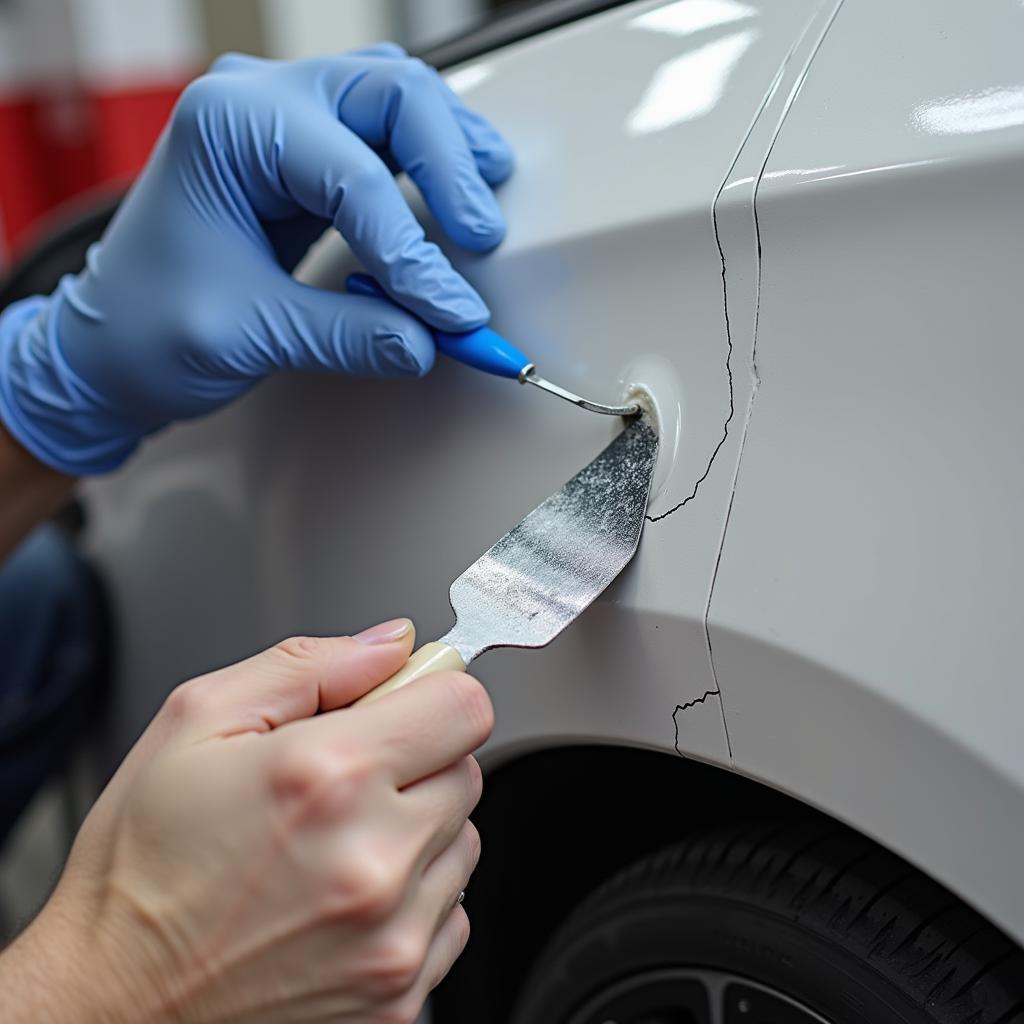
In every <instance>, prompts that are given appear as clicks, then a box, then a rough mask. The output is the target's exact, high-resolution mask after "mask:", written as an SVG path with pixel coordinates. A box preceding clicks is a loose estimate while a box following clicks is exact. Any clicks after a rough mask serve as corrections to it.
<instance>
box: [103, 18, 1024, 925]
mask: <svg viewBox="0 0 1024 1024" xmlns="http://www.w3.org/2000/svg"><path fill="white" fill-rule="evenodd" d="M1022 26H1024V7H1021V5H1020V4H1019V3H1011V2H1010V0H997V2H994V3H993V4H991V5H988V7H987V8H986V15H985V16H984V17H982V16H979V15H978V12H977V11H976V9H975V8H973V7H970V6H967V5H960V4H955V3H952V2H949V3H946V2H944V3H941V4H936V3H931V2H926V0H908V2H907V3H903V4H900V5H892V4H887V3H881V2H874V3H856V4H854V3H846V4H844V5H843V6H841V7H840V6H839V4H838V2H834V0H825V2H820V3H819V2H817V0H806V2H801V3H795V2H794V3H787V4H776V3H771V2H769V0H744V2H739V0H676V2H669V3H665V2H643V3H637V4H631V5H627V6H624V7H622V8H618V9H616V10H614V11H611V12H609V13H607V14H604V15H600V16H598V17H595V18H592V19H589V20H587V21H586V22H582V23H579V24H576V25H573V26H569V27H567V28H564V29H559V30H558V31H556V32H553V33H550V34H548V35H546V36H542V37H538V38H536V39H533V40H529V41H526V42H523V43H520V44H516V45H514V46H512V47H509V48H507V49H506V50H503V51H501V52H500V53H496V54H494V55H491V56H489V57H487V58H484V59H482V60H480V61H477V62H474V63H472V64H470V65H466V66H464V67H462V68H459V69H456V70H455V71H454V72H452V73H451V76H450V81H451V83H452V85H453V87H454V88H456V89H457V90H458V91H460V92H462V93H463V94H464V95H465V97H466V98H467V100H468V101H469V102H470V103H471V104H472V105H474V106H476V107H478V108H479V109H480V110H482V111H483V112H484V113H486V114H487V115H488V116H490V117H491V118H493V119H494V120H495V121H496V122H497V123H498V124H500V125H501V127H502V129H503V131H505V132H506V133H507V134H508V136H509V138H510V139H511V141H512V142H513V144H514V146H515V147H516V149H517V152H518V154H519V166H518V170H517V173H516V175H515V177H514V178H513V180H512V181H510V182H509V184H508V185H507V186H506V187H505V188H503V189H502V191H501V194H500V200H501V203H502V205H503V207H504V208H505V211H506V213H507V216H508V220H509V223H510V232H509V236H508V240H507V242H506V243H505V245H504V246H503V247H502V248H501V249H500V250H499V251H497V252H496V253H494V254H493V255H490V256H487V257H484V258H477V257H469V256H467V255H466V254H462V253H458V252H454V251H452V256H453V259H455V260H456V262H457V263H458V264H459V266H460V267H461V268H463V270H464V272H465V273H466V274H467V276H469V277H470V279H471V280H472V281H473V282H474V284H476V286H477V287H478V288H479V289H480V291H481V292H482V294H483V295H484V296H485V297H486V299H487V301H488V302H489V303H490V304H491V306H492V309H493V311H494V327H495V328H496V329H497V330H499V331H501V333H502V334H504V335H505V336H507V337H508V338H510V339H511V340H513V341H514V342H516V343H517V344H520V345H521V346H522V348H523V349H524V350H525V351H528V352H529V353H530V355H531V356H532V357H533V358H534V359H535V360H536V362H537V364H538V369H539V370H540V372H541V373H542V374H544V375H545V376H548V377H550V378H551V379H553V380H555V381H557V382H559V383H561V384H564V385H565V386H566V387H569V388H571V389H573V390H577V391H579V392H581V393H584V394H587V395H588V396H590V395H592V396H593V397H594V398H595V399H598V400H607V401H614V400H616V399H618V398H620V397H622V396H623V395H624V394H625V393H626V392H627V391H628V387H629V385H630V384H634V383H642V384H646V385H648V386H649V387H650V388H651V390H652V392H653V394H654V398H655V400H656V403H657V406H658V410H657V411H658V417H659V420H660V422H661V426H662V443H661V449H662V455H661V461H660V462H659V466H658V468H657V471H656V476H655V480H654V499H653V501H652V505H651V507H650V510H649V511H650V518H651V521H650V522H648V525H647V528H646V531H645V534H644V537H643V539H642V541H641V544H640V549H639V552H638V554H637V556H636V558H635V559H634V561H633V563H632V564H631V565H630V567H629V568H628V570H627V571H626V573H625V574H624V575H623V576H622V577H621V578H620V579H619V580H618V581H617V582H616V583H615V584H613V585H612V587H611V588H609V590H608V591H607V592H606V593H605V594H604V595H603V597H602V598H601V599H600V600H599V601H598V602H597V603H596V604H595V605H594V606H593V607H592V608H590V609H589V610H588V611H587V612H586V613H585V614H584V616H583V617H582V618H581V619H580V621H579V622H578V623H577V624H576V625H574V626H573V627H572V628H570V629H569V630H567V631H566V632H565V633H564V634H563V635H562V636H561V637H560V638H559V639H558V640H556V641H555V643H554V644H552V645H551V646H550V647H549V648H546V649H544V650H542V651H536V652H521V651H514V652H494V653H490V654H488V655H486V656H485V657H483V658H481V659H480V660H479V662H477V663H475V665H474V670H475V671H476V672H477V673H478V674H479V675H480V676H481V678H483V679H484V680H485V682H486V683H487V684H488V686H489V689H490V692H491V694H492V696H493V699H494V702H495V706H496V709H497V715H498V727H497V730H496V732H495V736H494V738H493V739H492V741H491V743H490V745H489V747H488V751H487V760H488V763H489V764H491V765H494V764H497V763H498V762H500V761H501V760H504V759H508V758H511V757H514V756H515V755H516V754H518V753H519V752H522V751H524V750H527V749H529V748H532V747H540V746H548V745H553V744H562V743H577V742H586V741H598V742H609V743H625V744H636V745H642V746H646V747H651V748H657V749H662V750H664V751H666V752H667V753H671V752H674V750H678V751H679V752H680V753H683V754H686V755H689V756H693V757H699V758H702V759H705V760H709V761H713V762H717V763H720V764H723V765H726V766H729V767H733V768H736V769H737V770H740V771H742V772H744V773H745V774H748V775H750V776H752V777H754V778H757V779H761V780H763V781H765V782H767V783H770V784H771V785H774V786H777V787H779V788H782V789H785V790H787V791H789V792H791V793H793V794H795V795H796V796H798V797H800V798H801V799H803V800H805V801H807V802H810V803H813V804H816V805H818V806H820V807H822V808H824V809H825V810H827V811H828V812H829V813H831V814H834V815H836V816H837V817H840V818H842V819H844V820H846V821H849V822H851V823H852V824H853V825H854V826H856V827H858V828H860V829H862V830H864V831H865V832H867V833H869V834H872V835H874V836H876V837H878V838H879V839H880V840H881V841H882V842H883V843H886V844H887V845H890V846H892V847H893V848H895V849H897V850H898V851H900V852H902V853H903V854H904V855H906V856H907V857H908V858H909V859H910V860H911V861H913V862H914V863H916V864H918V865H920V866H922V867H924V868H925V869H927V870H929V871H931V872H932V873H933V874H935V875H936V876H937V877H938V878H940V879H941V880H943V881H945V882H946V883H947V884H949V885H950V886H951V887H952V888H953V889H954V890H955V891H956V892H958V893H959V894H961V895H963V896H964V897H965V898H967V899H968V900H970V901H971V902H973V903H975V904H976V905H978V906H979V907H981V908H982V909H983V910H984V911H985V912H986V913H988V914H989V915H990V916H991V917H992V918H993V919H994V920H997V921H999V922H1000V923H1002V924H1003V925H1004V926H1006V927H1007V928H1008V929H1009V930H1010V931H1011V932H1012V933H1013V934H1015V935H1017V936H1018V937H1021V936H1024V897H1022V895H1021V890H1020V886H1019V884H1018V875H1019V870H1018V868H1017V866H1016V863H1017V861H1018V860H1019V855H1018V851H1019V850H1020V848H1021V846H1022V843H1024V832H1022V828H1024V826H1022V825H1021V824H1020V823H1021V822H1024V813H1022V798H1021V794H1022V792H1024V764H1022V761H1021V753H1020V752H1021V745H1020V743H1019V742H1018V741H1017V735H1016V723H1018V722H1019V721H1020V720H1021V717H1022V713H1024V707H1022V706H1021V703H1020V702H1021V700H1022V699H1024V691H1021V689H1020V688H1019V687H1017V686H1015V684H1014V683H1015V680H1016V679H1017V678H1018V677H1019V670H1018V669H1017V663H1018V661H1019V658H1016V657H1015V653H1016V652H1015V647H1014V645H1015V643H1016V638H1017V635H1018V634H1019V619H1020V615H1019V608H1020V601H1019V597H1018V595H1017V590H1018V588H1019V580H1020V579H1021V570H1022V569H1024V562H1022V555H1021V546H1020V544H1019V541H1018V540H1017V536H1016V529H1017V526H1016V524H1017V523H1018V521H1019V520H1020V511H1021V508H1022V507H1024V476H1022V470H1021V465H1022V463H1021V460H1020V457H1019V452H1018V450H1017V449H1018V445H1019V438H1020V437H1021V436H1022V434H1024V429H1022V428H1024V423H1022V422H1021V421H1022V418H1024V417H1022V415H1021V413H1020V411H1019V409H1020V403H1019V401H1018V399H1017V391H1018V390H1019V385H1018V381H1019V380H1020V379H1021V371H1022V370H1024V365H1022V359H1024V357H1022V356H1021V352H1022V351H1024V350H1022V348H1021V346H1020V344H1019V337H1020V323H1021V313H1022V309H1021V289H1020V287H1019V284H1018V283H1017V282H1018V280H1019V276H1020V267H1021V265H1022V260H1021V256H1022V251H1021V244H1022V243H1021V239H1022V238H1024V223H1022V220H1021V216H1022V215H1021V211H1022V210H1024V206H1022V204H1021V202H1020V199H1019V196H1020V184H1019V183H1020V182H1021V180H1024V173H1022V172H1024V168H1022V167H1021V163H1022V156H1024V138H1022V135H1021V132H1022V128H1021V125H1022V122H1024V116H1019V114H1020V111H1021V105H1020V103H1019V102H1018V100H1019V97H1020V90H1021V82H1022V80H1024V75H1022V74H1021V72H1020V70H1019V69H1020V68H1021V67H1024V65H1022V63H1021V62H1020V60H1019V56H1018V55H1019V53H1021V52H1024V47H1022V46H1021V42H1022V41H1024V30H1022ZM716 197H717V198H716ZM712 211H714V215H713V213H712ZM755 211H756V216H755ZM352 269H354V268H353V265H352V263H351V261H350V258H349V256H348V254H347V251H346V249H345V247H344V246H343V245H342V244H341V243H340V242H339V241H337V240H336V239H330V240H328V241H326V242H325V243H324V244H323V245H322V246H321V247H320V249H319V250H318V251H317V252H316V253H315V254H314V255H313V257H312V258H311V260H310V261H309V262H308V265H307V266H306V268H305V271H304V273H305V275H306V277H307V279H308V280H310V281H313V282H316V283H320V284H323V285H325V286H329V287H340V286H341V282H342V281H343V280H344V278H345V275H346V274H347V273H348V272H349V271H350V270H352ZM614 429H616V428H615V427H614V425H613V424H611V423H609V422H608V421H607V420H604V419H602V418H601V417H597V416H592V415H588V414H585V413H581V412H579V411H577V410H574V409H572V408H570V407H569V406H567V405H565V404H564V403H561V402H558V401H556V400H554V399H552V398H550V397H547V396H544V395H542V394H540V393H539V392H537V391H536V390H535V389H524V388H521V387H519V386H518V385H517V384H515V383H513V382H510V381H500V380H496V379H493V378H487V377H484V376H483V375H481V374H478V373H474V372H473V371H471V370H469V369H466V368H465V367H461V366H456V365H452V364H450V363H446V362H444V361H442V362H440V363H439V365H438V367H437V369H436V370H435V371H434V372H433V373H432V374H431V375H430V377H429V378H428V379H427V380H425V381H421V382H402V383H388V384H381V383H371V382H366V381H352V380H341V379H328V378H309V377H306V378H299V377H293V378H281V379H278V380H275V381H272V382H270V383H268V384H267V385H265V386H263V387H261V388H260V389H259V390H258V391H257V392H255V393H254V394H253V395H251V396H250V397H249V398H247V399H246V400H245V401H243V402H242V403H240V404H239V405H238V406H236V407H235V408H233V409H231V410H229V411H227V412H225V413H223V414H221V415H219V416H217V417H215V418H213V419H210V420H208V421H205V422H203V423H199V424H193V425H189V426H185V427H182V428H179V429H177V430H175V431H173V432H171V433H169V434H167V435H165V436H164V437H162V438H160V439H158V440H157V441H155V442H154V443H153V444H151V445H150V446H148V448H147V450H146V451H145V452H144V453H143V454H142V455H141V457H140V458H138V459H137V460H136V461H135V462H134V463H133V464H132V465H131V466H130V467H128V468H127V469H126V471H125V472H124V473H122V474H120V475H119V476H118V477H117V478H115V479H111V480H108V481H103V482H99V483H97V484H94V485H92V486H91V487H90V496H91V500H92V504H93V506H94V511H95V526H94V530H93V538H92V539H93V545H94V549H95V550H96V551H97V553H98V554H99V556H100V557H101V558H102V559H103V561H104V564H105V566H106V567H107V569H108V572H109V574H110V576H111V578H112V580H113V582H114V585H115V597H116V600H117V602H118V605H119V612H120V615H121V621H122V652H121V664H122V674H123V677H124V682H123V687H122V690H123V692H122V695H121V699H120V700H119V703H118V713H119V715H120V718H119V720H118V722H117V726H116V729H115V733H116V735H115V738H114V743H113V749H117V748H121V749H123V747H124V746H126V745H127V743H128V742H130V740H131V739H132V738H133V737H134V735H135V734H136V732H137V731H138V730H139V729H140V728H141V726H142V725H143V723H144V722H145V720H146V719H147V717H148V716H149V715H150V714H151V713H152V712H153V711H154V710H155V708H156V706H157V705H158V704H159V702H160V700H161V699H162V698H163V696H164V694H165V693H166V692H167V691H168V690H169V689H170V688H171V687H172V686H173V685H174V684H175V683H176V682H178V681H180V680H181V679H184V678H187V677H188V676H190V675H193V674H195V673H197V672H200V671H203V670H206V669H208V668H210V667H211V666H213V665H216V664H221V663H224V662H226V661H229V660H232V659H234V658H238V657H240V656H242V655H244V654H246V653H249V652H250V651H252V650H254V649H256V648H258V647H261V646H265V645H267V644H270V643H272V642H274V641H275V640H277V639H279V638H280V637H282V636H284V635H286V634H289V633H296V632H310V633H318V632H319V633H338V632H349V631H354V630H356V629H359V628H360V627H362V626H364V625H366V624H368V623H370V622H372V621H376V620H379V619H384V618H388V617H390V616H392V615H397V614H410V615H412V616H413V617H414V618H415V619H416V621H417V624H418V626H419V628H420V634H421V639H423V640H427V639H432V638H433V637H435V636H439V635H441V634H443V633H444V632H445V631H446V630H447V629H448V628H449V626H450V625H451V621H452V616H451V612H450V610H449V609H448V606H447V600H446V595H447V591H448V586H449V584H450V582H451V581H452V579H454V578H455V577H456V576H457V575H458V574H459V573H460V572H461V571H462V570H463V569H464V568H465V567H466V566H467V565H468V564H469V563H470V562H472V561H473V560H474V559H475V558H476V557H477V556H478V555H479V554H480V552H481V551H483V550H485V549H486V548H487V547H488V546H489V545H490V544H491V543H493V541H494V540H495V539H496V538H497V537H499V536H500V535H501V534H502V533H504V532H505V531H507V530H508V529H509V528H510V527H511V526H513V525H514V524H515V523H516V522H517V521H518V520H519V519H520V518H521V517H522V516H523V515H524V514H525V513H526V512H527V511H529V510H530V509H531V508H533V507H534V506H535V505H537V503H538V502H539V501H540V500H541V499H542V498H544V497H545V496H546V495H548V494H550V493H551V492H553V491H554V490H555V489H557V488H558V487H559V486H560V485H561V484H562V483H563V482H564V481H565V480H567V479H568V478H569V477H570V476H572V475H573V473H575V472H576V471H577V470H578V469H579V468H580V467H581V466H582V465H584V464H585V463H587V462H588V461H590V460H591V459H592V458H593V457H594V455H595V454H596V453H597V452H598V451H599V450H600V449H601V448H602V447H603V446H604V445H605V444H606V443H607V441H608V439H609V437H610V435H611V433H612V431H613V430H614ZM709 602H710V603H709ZM705 619H707V625H706V623H705ZM709 640H710V647H709ZM1015 673H1016V674H1015Z"/></svg>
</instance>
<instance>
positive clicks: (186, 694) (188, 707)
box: [164, 678, 210, 723]
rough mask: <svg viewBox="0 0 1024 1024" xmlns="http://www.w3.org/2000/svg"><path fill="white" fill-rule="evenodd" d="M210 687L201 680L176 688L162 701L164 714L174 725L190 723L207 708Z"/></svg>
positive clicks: (192, 680) (191, 681)
mask: <svg viewBox="0 0 1024 1024" xmlns="http://www.w3.org/2000/svg"><path fill="white" fill-rule="evenodd" d="M209 702H210V686H209V684H208V682H207V681H206V680H204V679H202V678H199V679H190V680H189V681H188V682H186V683H181V684H180V685H179V686H176V687H175V688H174V689H173V690H171V692H170V693H169V694H168V695H167V699H166V700H165V701H164V714H165V716H166V717H168V718H169V719H170V720H171V721H172V722H174V723H182V722H190V721H194V720H195V719H196V718H198V717H199V716H200V715H201V714H202V712H203V711H204V710H205V709H206V708H207V707H208V706H209Z"/></svg>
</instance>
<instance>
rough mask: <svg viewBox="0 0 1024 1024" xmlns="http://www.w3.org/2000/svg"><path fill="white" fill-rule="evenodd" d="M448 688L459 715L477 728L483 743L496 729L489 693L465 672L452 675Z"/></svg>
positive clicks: (449, 676) (450, 675) (477, 733)
mask: <svg viewBox="0 0 1024 1024" xmlns="http://www.w3.org/2000/svg"><path fill="white" fill-rule="evenodd" d="M448 686H449V687H450V689H451V692H452V695H453V696H454V698H455V703H456V705H457V707H458V711H459V713H460V714H461V716H462V717H463V718H465V719H466V720H467V721H468V722H470V723H471V724H472V725H473V726H474V727H475V729H476V735H477V736H478V737H479V741H480V742H481V743H482V742H483V741H484V740H485V739H486V738H487V737H488V736H489V735H490V734H491V730H492V729H493V728H494V707H493V705H492V704H491V698H490V697H489V696H488V694H487V691H486V690H485V689H484V688H483V685H482V684H481V683H480V682H479V680H477V679H474V678H473V676H471V675H468V674H466V673H465V672H452V673H450V674H449V675H448Z"/></svg>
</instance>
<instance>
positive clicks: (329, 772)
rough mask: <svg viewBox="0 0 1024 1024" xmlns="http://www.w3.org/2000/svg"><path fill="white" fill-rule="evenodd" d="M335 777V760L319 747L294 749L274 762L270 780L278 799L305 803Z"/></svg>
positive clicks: (294, 747) (287, 751) (329, 753)
mask: <svg viewBox="0 0 1024 1024" xmlns="http://www.w3.org/2000/svg"><path fill="white" fill-rule="evenodd" d="M336 773H337V764H336V758H335V756H334V755H333V753H332V752H331V751H329V750H324V749H323V748H321V747H309V746H293V747H290V748H289V749H287V750H286V751H285V752H284V753H283V754H282V755H281V756H280V757H279V758H278V759H277V761H276V762H275V763H274V765H273V767H272V769H271V773H270V776H271V783H272V785H273V788H274V792H275V794H276V795H277V796H278V797H280V798H284V799H288V800H294V799H300V800H308V799H309V798H310V797H311V796H312V795H314V794H315V793H317V792H319V790H321V789H322V788H323V786H324V781H325V779H330V778H332V777H333V776H334V775H335V774H336Z"/></svg>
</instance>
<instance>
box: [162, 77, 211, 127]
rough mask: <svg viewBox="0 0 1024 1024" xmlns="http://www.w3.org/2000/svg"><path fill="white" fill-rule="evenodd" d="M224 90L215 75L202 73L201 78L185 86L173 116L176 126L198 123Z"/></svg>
mask: <svg viewBox="0 0 1024 1024" xmlns="http://www.w3.org/2000/svg"><path fill="white" fill-rule="evenodd" d="M222 92H223V86H222V85H221V83H220V82H219V81H218V80H217V78H216V76H214V75H209V74H207V75H200V76H199V78H196V79H193V80H192V81H191V82H189V84H188V85H187V86H185V89H184V90H183V91H182V94H181V96H180V97H179V98H178V102H177V104H175V107H174V114H173V116H172V118H171V121H172V124H173V125H174V127H176V128H177V127H181V126H183V125H184V126H189V127H191V126H193V125H195V124H197V123H198V122H199V121H200V120H201V118H202V114H203V112H204V111H205V110H207V109H208V108H209V106H210V105H211V103H214V102H216V101H217V100H218V99H219V98H220V95H221V93H222Z"/></svg>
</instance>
